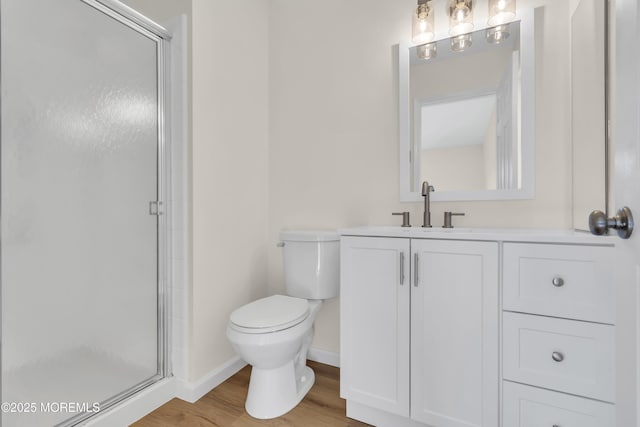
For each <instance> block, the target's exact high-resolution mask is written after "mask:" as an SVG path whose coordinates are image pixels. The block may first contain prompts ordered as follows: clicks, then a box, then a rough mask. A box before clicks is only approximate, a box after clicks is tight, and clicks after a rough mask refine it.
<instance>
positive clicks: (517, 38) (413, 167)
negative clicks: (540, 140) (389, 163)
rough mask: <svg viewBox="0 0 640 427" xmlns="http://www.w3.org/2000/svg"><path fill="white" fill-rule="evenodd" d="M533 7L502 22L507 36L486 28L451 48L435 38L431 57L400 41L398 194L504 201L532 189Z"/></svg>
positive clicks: (521, 196) (412, 198)
mask: <svg viewBox="0 0 640 427" xmlns="http://www.w3.org/2000/svg"><path fill="white" fill-rule="evenodd" d="M533 25H534V22H533V11H529V12H528V11H522V12H521V13H519V20H518V21H515V22H512V23H510V24H509V27H510V28H509V33H510V34H509V37H507V38H506V39H505V40H503V41H502V42H501V43H491V42H489V41H488V37H487V30H486V29H482V30H479V31H475V32H473V33H471V34H469V36H470V37H471V40H472V44H471V45H470V46H468V47H466V48H465V49H464V50H463V51H462V52H459V51H454V50H453V49H452V48H451V46H452V40H451V39H448V38H447V39H442V40H438V41H436V42H435V46H436V56H435V57H432V58H430V59H421V58H424V56H425V53H424V50H423V51H420V49H424V48H421V47H420V46H413V47H410V46H409V45H407V44H400V46H399V54H398V58H399V68H398V71H399V74H398V81H399V125H400V186H401V188H400V195H401V201H419V200H421V194H420V189H421V183H422V182H423V181H429V183H430V184H432V185H433V186H434V187H435V188H436V192H434V193H432V195H431V198H432V200H434V201H453V200H509V199H528V198H533V196H534V166H535V165H534V158H535V152H534V144H535V142H534V141H535V138H534V126H535V117H534V108H535V101H534V96H535V90H534V82H535V78H534V73H535V71H534V70H535V65H534V34H533V32H534V31H533V28H534V27H533Z"/></svg>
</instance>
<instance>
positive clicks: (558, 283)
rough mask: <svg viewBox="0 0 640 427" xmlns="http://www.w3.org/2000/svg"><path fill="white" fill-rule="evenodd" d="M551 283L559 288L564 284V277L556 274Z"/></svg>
mask: <svg viewBox="0 0 640 427" xmlns="http://www.w3.org/2000/svg"><path fill="white" fill-rule="evenodd" d="M551 283H552V284H553V286H555V287H556V288H559V287H561V286H564V279H563V278H562V277H560V276H555V277H554V278H553V279H552V280H551Z"/></svg>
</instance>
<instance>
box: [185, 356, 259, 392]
mask: <svg viewBox="0 0 640 427" xmlns="http://www.w3.org/2000/svg"><path fill="white" fill-rule="evenodd" d="M246 365H247V362H245V361H244V360H242V359H240V358H239V357H238V356H236V357H234V358H233V359H230V360H228V361H227V362H226V363H224V364H223V365H222V366H219V367H217V368H216V369H214V370H213V371H211V372H209V373H208V374H206V375H205V376H203V377H202V378H200V379H199V380H198V381H196V382H187V381H184V380H178V382H177V390H176V397H177V398H179V399H182V400H186V401H187V402H189V403H194V402H196V401H197V400H198V399H200V398H201V397H202V396H204V395H205V394H207V393H209V392H210V391H211V390H213V389H214V388H216V387H217V386H219V385H220V384H222V383H223V382H225V381H226V380H227V379H229V378H230V377H232V376H233V375H234V374H235V373H236V372H238V371H239V370H240V369H242V368H244V367H245V366H246Z"/></svg>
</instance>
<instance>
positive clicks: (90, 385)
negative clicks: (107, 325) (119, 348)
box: [2, 348, 156, 427]
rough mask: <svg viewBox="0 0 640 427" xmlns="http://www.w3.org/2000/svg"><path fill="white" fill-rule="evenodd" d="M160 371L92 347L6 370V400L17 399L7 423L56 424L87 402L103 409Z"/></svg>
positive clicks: (13, 426)
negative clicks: (115, 398) (111, 399)
mask: <svg viewBox="0 0 640 427" xmlns="http://www.w3.org/2000/svg"><path fill="white" fill-rule="evenodd" d="M155 374H156V371H155V366H154V369H153V370H150V369H149V368H144V367H141V366H136V365H133V364H131V363H127V362H126V361H124V360H121V359H119V358H117V357H114V356H113V355H110V354H108V353H106V352H99V351H95V350H92V349H87V348H82V349H77V350H75V351H69V352H67V353H64V354H60V355H58V356H57V357H55V358H51V359H47V360H41V361H39V362H38V363H34V364H29V365H25V366H21V367H19V368H17V369H14V370H9V371H6V372H2V402H7V403H9V404H10V405H13V408H11V407H8V406H7V405H6V403H5V404H4V406H3V407H2V426H3V427H45V426H54V425H56V424H59V423H61V422H63V421H65V420H67V419H69V418H72V417H74V416H76V415H78V413H79V411H80V412H82V409H84V408H86V409H88V410H89V411H92V412H96V411H97V412H99V408H100V402H102V401H105V400H107V399H109V398H111V397H113V396H115V395H117V394H119V393H121V392H123V391H125V390H128V389H129V388H131V387H134V386H135V385H137V384H140V383H141V382H143V381H145V380H147V379H149V378H151V377H153V376H154V375H155ZM94 404H97V405H98V406H97V407H96V406H94ZM7 409H9V410H11V409H14V410H16V411H19V412H13V413H12V412H6V411H7ZM25 410H34V411H33V412H24V411H25Z"/></svg>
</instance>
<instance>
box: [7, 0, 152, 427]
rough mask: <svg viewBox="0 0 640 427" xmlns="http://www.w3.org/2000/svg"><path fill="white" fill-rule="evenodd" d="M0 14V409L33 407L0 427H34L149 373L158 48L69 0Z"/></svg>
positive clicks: (34, 1)
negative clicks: (66, 406) (58, 407)
mask: <svg viewBox="0 0 640 427" xmlns="http://www.w3.org/2000/svg"><path fill="white" fill-rule="evenodd" d="M1 7H2V10H1V27H2V29H1V31H2V34H1V36H2V39H1V43H2V45H1V76H2V100H1V102H2V105H1V106H2V118H1V120H2V123H1V125H2V139H1V165H0V168H1V169H0V175H1V187H0V191H1V210H2V212H1V214H2V216H1V233H2V239H1V242H0V244H1V285H2V401H4V402H35V403H37V405H38V406H37V411H35V414H3V417H2V421H3V422H2V425H3V426H4V427H9V426H32V425H33V426H45V425H53V424H55V423H58V422H61V421H64V420H65V419H68V418H71V417H72V416H75V415H77V410H78V408H75V409H74V410H62V411H54V409H55V407H53V408H52V407H47V406H46V404H50V403H56V402H77V403H88V404H90V405H91V404H93V403H100V402H103V401H105V400H106V399H109V398H111V397H112V396H114V395H117V394H119V393H121V392H123V391H124V390H126V389H129V388H131V387H133V386H135V385H136V384H139V383H141V382H143V381H145V380H147V379H149V378H151V377H153V376H154V375H156V374H157V372H158V356H157V355H158V342H157V336H158V332H157V331H158V324H157V323H158V321H157V318H158V291H157V289H158V285H157V284H158V277H157V271H158V268H157V262H158V261H157V259H158V255H157V254H158V250H157V247H158V238H157V233H158V223H157V217H156V216H152V215H149V202H150V201H153V200H157V198H158V185H157V176H158V170H157V159H158V119H157V118H158V95H157V85H158V81H157V42H156V41H155V40H152V39H151V38H148V37H146V36H144V35H142V34H140V33H138V32H136V31H134V30H133V29H131V28H129V27H128V26H126V25H124V24H122V23H120V22H118V21H117V20H115V19H113V18H111V17H109V16H107V15H106V14H104V13H103V12H100V11H98V10H97V9H94V8H93V7H91V6H89V5H87V4H85V3H83V2H82V1H80V0H56V1H51V0H2V3H1ZM41 403H42V404H43V405H45V406H41ZM90 408H92V407H90Z"/></svg>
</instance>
